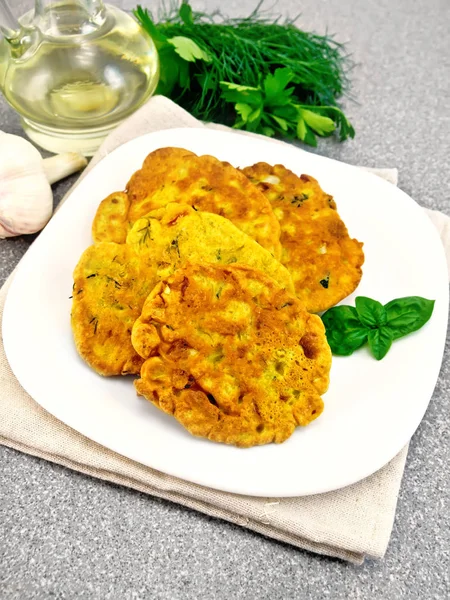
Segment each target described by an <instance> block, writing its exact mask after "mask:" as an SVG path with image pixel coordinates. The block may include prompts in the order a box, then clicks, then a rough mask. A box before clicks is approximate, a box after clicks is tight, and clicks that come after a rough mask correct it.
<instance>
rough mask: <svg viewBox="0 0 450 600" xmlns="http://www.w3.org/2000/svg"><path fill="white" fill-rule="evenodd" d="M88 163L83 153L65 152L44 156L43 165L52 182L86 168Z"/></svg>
mask: <svg viewBox="0 0 450 600" xmlns="http://www.w3.org/2000/svg"><path fill="white" fill-rule="evenodd" d="M87 163H88V161H87V160H86V158H85V157H84V156H82V155H81V154H77V153H76V152H65V153H64V154H57V155H56V156H51V157H50V158H44V160H43V161H42V167H43V169H44V173H45V175H46V177H47V180H48V182H49V183H50V184H52V183H55V182H56V181H59V180H60V179H63V178H64V177H68V176H69V175H72V174H73V173H76V172H77V171H80V170H81V169H84V167H85V166H86V165H87Z"/></svg>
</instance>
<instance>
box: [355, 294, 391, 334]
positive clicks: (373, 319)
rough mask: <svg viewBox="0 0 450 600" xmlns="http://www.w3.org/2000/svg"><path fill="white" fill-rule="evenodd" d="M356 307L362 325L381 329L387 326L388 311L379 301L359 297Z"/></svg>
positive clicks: (356, 300)
mask: <svg viewBox="0 0 450 600" xmlns="http://www.w3.org/2000/svg"><path fill="white" fill-rule="evenodd" d="M355 306H356V312H357V313H358V317H359V319H360V321H361V323H363V324H364V325H366V326H367V327H379V326H381V325H385V324H386V320H387V316H386V310H385V308H384V306H383V305H382V304H381V303H380V302H377V300H372V298H367V297H366V296H358V297H357V298H355Z"/></svg>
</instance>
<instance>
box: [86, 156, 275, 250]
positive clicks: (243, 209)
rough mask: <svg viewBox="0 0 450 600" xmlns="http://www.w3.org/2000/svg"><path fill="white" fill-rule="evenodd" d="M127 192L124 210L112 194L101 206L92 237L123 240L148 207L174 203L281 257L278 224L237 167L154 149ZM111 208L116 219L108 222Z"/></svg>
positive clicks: (264, 201) (154, 207) (209, 158)
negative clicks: (218, 219) (225, 223)
mask: <svg viewBox="0 0 450 600" xmlns="http://www.w3.org/2000/svg"><path fill="white" fill-rule="evenodd" d="M126 193H127V200H128V202H129V205H127V206H128V208H127V210H122V208H124V207H125V205H126V202H125V201H124V202H123V203H120V210H117V209H118V208H119V207H118V206H117V205H112V201H111V200H110V198H111V196H110V197H108V198H106V199H105V200H104V201H103V202H102V203H101V204H100V206H99V208H98V211H97V215H96V217H95V219H94V225H93V236H94V240H96V241H97V240H103V239H105V238H108V236H114V239H115V240H116V239H118V238H121V239H122V238H123V237H124V235H126V234H127V233H128V231H129V228H130V226H131V225H132V224H133V223H135V222H136V221H137V220H138V219H140V218H141V217H143V216H144V215H146V214H148V213H149V212H150V211H152V210H154V209H157V208H161V207H164V206H166V205H167V204H168V203H169V202H178V203H180V204H188V205H190V206H193V207H194V208H195V209H196V210H199V211H205V212H210V213H215V214H218V215H221V216H223V217H225V218H227V219H229V220H230V221H231V222H232V223H233V224H234V225H236V227H238V228H239V229H241V230H242V231H244V232H245V233H247V235H249V236H250V237H251V238H253V239H254V240H256V241H257V242H258V243H259V244H261V246H263V247H264V248H266V249H267V250H269V252H271V253H272V254H273V255H274V256H275V257H276V258H279V256H280V253H281V245H280V240H279V238H280V226H279V224H278V221H277V219H276V218H275V216H274V214H273V211H272V208H271V206H270V203H269V202H268V200H267V199H266V198H265V197H264V194H262V193H261V192H260V191H259V190H258V189H256V187H255V186H254V185H252V184H251V183H250V181H249V180H248V179H247V178H246V177H245V176H244V175H243V174H242V173H241V172H240V171H238V170H237V169H235V168H234V167H232V166H231V165H229V164H228V163H222V162H220V161H219V160H217V159H216V158H214V157H213V156H207V155H205V156H197V155H196V154H194V153H193V152H189V151H188V150H183V149H182V148H160V149H159V150H155V151H154V152H152V153H151V154H149V155H148V156H147V158H146V159H145V161H144V164H143V166H142V168H141V169H140V170H139V171H137V172H136V173H135V174H134V175H133V176H132V177H131V179H130V181H129V183H128V185H127V190H126ZM112 212H113V213H114V215H115V217H116V219H115V221H114V223H113V224H112V225H110V223H109V215H110V214H111V213H112ZM117 229H119V232H117V231H116V230H117ZM108 239H110V238H108Z"/></svg>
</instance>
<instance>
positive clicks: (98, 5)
mask: <svg viewBox="0 0 450 600" xmlns="http://www.w3.org/2000/svg"><path fill="white" fill-rule="evenodd" d="M0 29H1V31H2V33H3V40H1V42H0V88H1V91H2V92H3V94H4V96H5V98H6V100H7V101H8V103H9V104H10V105H11V106H12V107H13V108H14V109H15V110H16V111H17V112H18V113H19V115H20V117H21V120H22V124H23V128H24V130H25V132H26V134H27V135H28V137H29V138H30V139H31V140H33V141H34V142H35V143H36V144H38V145H39V146H41V147H42V148H45V149H47V150H50V151H52V152H56V153H59V152H66V151H77V152H81V153H83V154H85V155H87V156H90V155H92V154H93V153H94V152H95V150H96V149H97V148H98V146H99V145H100V144H101V142H102V141H103V139H104V138H105V137H106V136H107V135H108V133H110V131H111V130H112V129H114V128H115V127H116V126H117V125H118V124H119V123H120V122H121V121H123V120H124V119H125V118H126V117H127V116H128V115H130V114H131V113H132V112H134V111H135V110H136V109H137V108H138V107H139V106H140V105H141V104H143V103H144V102H145V100H147V98H149V96H150V95H151V94H152V93H153V91H154V90H155V88H156V85H157V83H158V76H159V63H158V55H157V51H156V48H155V46H154V44H153V41H152V39H151V38H150V37H149V36H148V35H147V33H146V32H144V31H143V30H142V29H141V27H140V26H139V24H138V23H137V22H136V21H135V20H134V19H133V17H132V16H131V15H128V14H127V13H125V12H123V11H122V10H119V9H118V8H116V7H114V6H111V5H107V4H104V3H103V1H102V0H57V1H54V0H36V1H35V8H34V10H32V11H30V12H28V13H26V14H25V15H23V16H22V17H20V18H19V19H18V20H16V19H15V18H14V16H13V14H12V11H11V10H10V8H9V6H8V4H7V0H0Z"/></svg>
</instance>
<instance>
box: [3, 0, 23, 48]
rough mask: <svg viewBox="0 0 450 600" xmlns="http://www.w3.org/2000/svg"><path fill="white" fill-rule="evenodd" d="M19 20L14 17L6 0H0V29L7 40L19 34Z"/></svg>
mask: <svg viewBox="0 0 450 600" xmlns="http://www.w3.org/2000/svg"><path fill="white" fill-rule="evenodd" d="M20 29H21V28H20V24H19V21H18V20H17V19H16V18H15V17H14V15H13V13H12V11H11V8H10V6H9V4H8V2H7V0H0V30H1V32H2V33H3V35H4V36H5V39H6V40H7V41H10V40H13V39H14V38H17V37H18V35H19V34H20V33H19V32H20Z"/></svg>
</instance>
